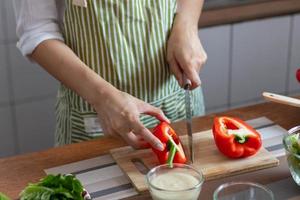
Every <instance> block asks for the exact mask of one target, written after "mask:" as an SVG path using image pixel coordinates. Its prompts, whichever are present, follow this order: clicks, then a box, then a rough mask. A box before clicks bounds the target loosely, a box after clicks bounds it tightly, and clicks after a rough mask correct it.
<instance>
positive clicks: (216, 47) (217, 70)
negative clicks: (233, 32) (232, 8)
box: [199, 25, 230, 113]
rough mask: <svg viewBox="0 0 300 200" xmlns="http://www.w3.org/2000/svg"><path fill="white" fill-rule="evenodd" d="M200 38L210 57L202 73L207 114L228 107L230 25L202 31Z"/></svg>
mask: <svg viewBox="0 0 300 200" xmlns="http://www.w3.org/2000/svg"><path fill="white" fill-rule="evenodd" d="M199 36H200V39H201V42H202V45H203V46H204V48H205V51H206V53H207V55H208V60H207V63H206V64H205V66H204V67H203V69H202V70H201V72H200V78H201V81H202V88H203V93H204V99H205V105H206V112H207V113H210V112H216V111H219V110H224V109H226V108H227V106H228V103H229V102H228V85H229V64H230V60H229V56H230V25H226V26H218V27H213V28H205V29H200V31H199Z"/></svg>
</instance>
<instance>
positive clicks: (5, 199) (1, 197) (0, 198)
mask: <svg viewBox="0 0 300 200" xmlns="http://www.w3.org/2000/svg"><path fill="white" fill-rule="evenodd" d="M0 200H10V198H8V197H7V196H5V195H4V194H3V193H1V192H0Z"/></svg>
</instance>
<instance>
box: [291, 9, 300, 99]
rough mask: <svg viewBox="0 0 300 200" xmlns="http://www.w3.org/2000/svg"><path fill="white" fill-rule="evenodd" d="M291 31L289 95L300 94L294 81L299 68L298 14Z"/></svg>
mask: <svg viewBox="0 0 300 200" xmlns="http://www.w3.org/2000/svg"><path fill="white" fill-rule="evenodd" d="M292 30H293V33H292V40H291V62H290V74H289V87H288V91H289V94H295V93H300V83H299V82H298V81H297V80H296V70H297V69H299V68H300V14H298V15H295V16H294V19H293V28H292Z"/></svg>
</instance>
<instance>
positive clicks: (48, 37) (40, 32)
mask: <svg viewBox="0 0 300 200" xmlns="http://www.w3.org/2000/svg"><path fill="white" fill-rule="evenodd" d="M37 10H38V12H37ZM15 11H16V13H17V14H16V17H17V32H18V36H19V38H20V40H19V43H18V44H19V45H18V46H19V48H20V49H21V51H22V52H23V54H24V55H27V56H29V57H30V58H31V59H32V60H34V61H36V62H37V63H38V64H40V65H41V66H42V67H43V68H44V69H45V70H46V71H48V72H49V73H50V74H51V75H52V76H54V77H55V78H56V79H58V80H59V81H61V82H62V83H63V84H64V85H66V86H67V87H69V88H71V89H72V90H73V91H75V92H76V93H77V94H79V95H80V96H81V97H83V98H84V99H85V100H87V101H88V102H89V103H90V104H91V105H92V106H93V107H94V108H95V110H96V111H97V113H98V116H99V119H100V123H101V125H102V128H103V129H104V131H105V133H106V134H111V135H120V136H122V137H123V138H124V139H125V140H126V141H127V142H128V143H129V144H130V145H132V146H134V147H136V148H139V147H143V146H147V142H149V143H150V144H151V145H152V146H154V147H156V148H157V149H162V148H163V146H162V144H161V142H160V141H159V140H158V139H157V138H156V137H155V136H153V135H152V133H151V132H150V131H149V130H148V129H146V128H145V127H144V126H143V124H142V123H141V122H140V121H139V115H140V114H141V113H145V114H149V115H152V116H155V117H156V118H158V119H159V120H162V121H168V119H166V117H165V116H164V114H163V113H162V111H161V110H160V109H158V108H155V107H153V106H151V105H149V104H147V103H145V102H143V101H141V100H139V99H136V98H134V97H133V96H131V95H129V94H126V93H123V92H121V91H119V90H117V89H116V88H115V87H113V86H112V85H111V84H110V83H108V82H106V81H105V80H104V79H102V78H101V77H100V76H99V75H98V74H96V73H95V72H94V71H92V70H91V69H90V68H89V67H88V66H86V65H85V63H83V62H82V61H81V60H80V59H79V58H78V57H77V56H76V54H75V53H74V52H73V51H72V50H71V49H70V48H69V47H68V46H67V45H66V44H64V43H63V41H62V37H61V33H60V31H59V26H58V24H57V13H56V5H55V1H54V0H38V1H35V3H34V4H33V3H32V0H15ZM31 11H32V12H34V13H30V12H31ZM33 14H34V15H33Z"/></svg>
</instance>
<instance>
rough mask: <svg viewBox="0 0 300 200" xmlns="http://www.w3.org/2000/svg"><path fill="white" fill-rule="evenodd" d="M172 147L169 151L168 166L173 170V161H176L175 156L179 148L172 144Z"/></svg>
mask: <svg viewBox="0 0 300 200" xmlns="http://www.w3.org/2000/svg"><path fill="white" fill-rule="evenodd" d="M170 147H171V148H170V151H169V155H168V161H167V164H168V165H169V167H170V168H173V160H174V157H175V154H176V152H177V148H176V146H175V145H174V144H173V143H170Z"/></svg>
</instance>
